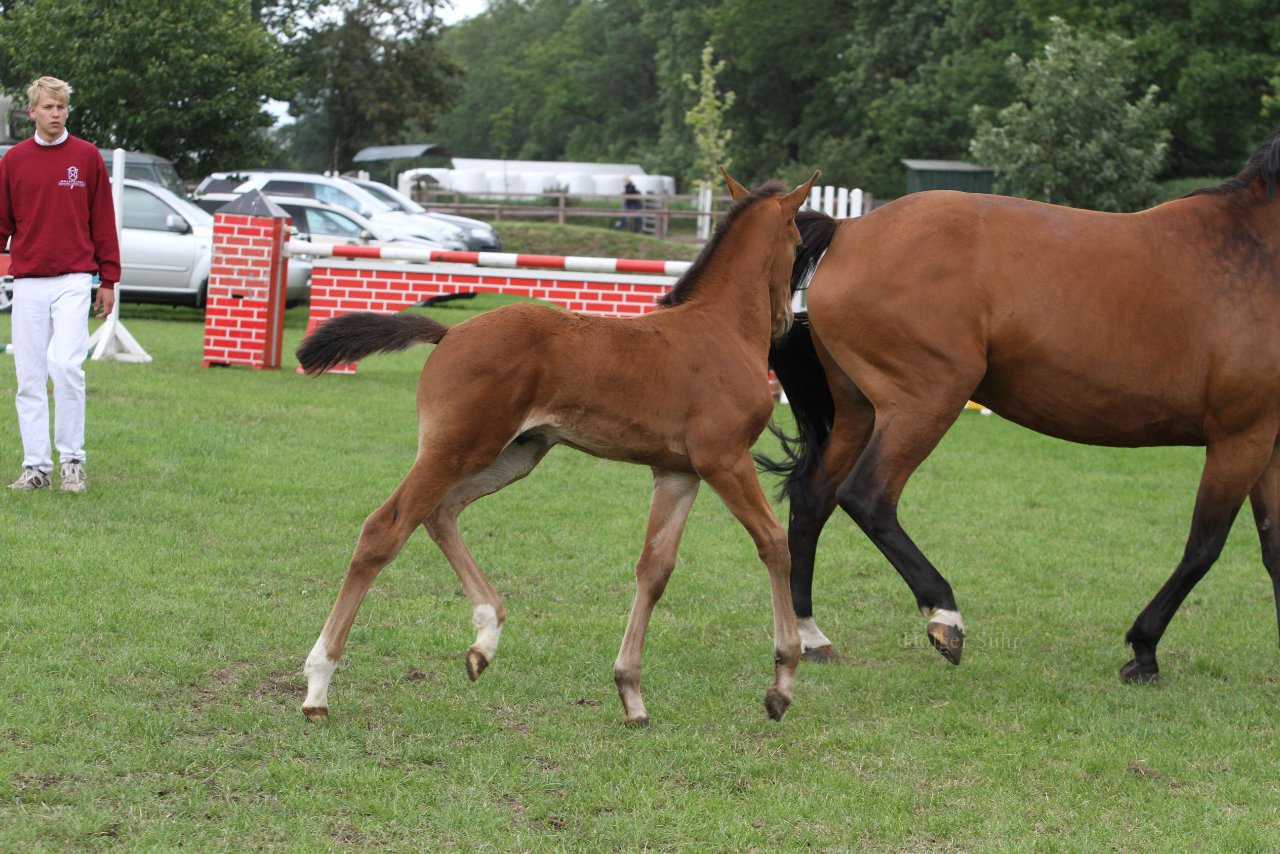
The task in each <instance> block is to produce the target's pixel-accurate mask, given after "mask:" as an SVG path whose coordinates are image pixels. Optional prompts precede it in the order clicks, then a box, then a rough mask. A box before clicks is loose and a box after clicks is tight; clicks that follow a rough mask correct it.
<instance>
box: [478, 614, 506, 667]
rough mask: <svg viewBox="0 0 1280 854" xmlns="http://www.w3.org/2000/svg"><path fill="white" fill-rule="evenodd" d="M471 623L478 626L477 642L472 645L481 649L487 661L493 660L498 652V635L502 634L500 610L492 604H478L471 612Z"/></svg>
mask: <svg viewBox="0 0 1280 854" xmlns="http://www.w3.org/2000/svg"><path fill="white" fill-rule="evenodd" d="M471 625H473V626H475V627H476V642H475V643H474V644H472V646H473V647H474V648H475V649H477V650H479V652H480V653H481V654H482V655H483V656H484V657H485V660H486V661H493V657H494V656H495V655H497V654H498V636H499V635H501V634H502V625H501V624H500V623H499V622H498V612H497V611H495V610H494V609H493V606H492V605H477V606H476V608H475V610H474V611H472V612H471Z"/></svg>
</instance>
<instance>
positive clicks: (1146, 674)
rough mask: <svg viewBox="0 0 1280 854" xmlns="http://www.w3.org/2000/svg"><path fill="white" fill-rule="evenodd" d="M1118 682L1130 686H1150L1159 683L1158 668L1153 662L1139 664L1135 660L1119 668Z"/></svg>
mask: <svg viewBox="0 0 1280 854" xmlns="http://www.w3.org/2000/svg"><path fill="white" fill-rule="evenodd" d="M1120 681H1121V682H1127V683H1128V684H1130V685H1151V684H1153V683H1156V682H1159V681H1160V668H1159V666H1157V665H1156V664H1155V663H1154V662H1152V663H1151V664H1139V663H1138V660H1137V659H1136V658H1135V659H1132V660H1130V661H1129V663H1128V664H1126V665H1125V666H1124V667H1121V668H1120Z"/></svg>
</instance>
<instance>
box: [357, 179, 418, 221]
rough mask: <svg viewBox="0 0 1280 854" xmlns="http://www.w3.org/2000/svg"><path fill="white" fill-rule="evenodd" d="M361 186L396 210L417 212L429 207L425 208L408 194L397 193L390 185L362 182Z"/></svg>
mask: <svg viewBox="0 0 1280 854" xmlns="http://www.w3.org/2000/svg"><path fill="white" fill-rule="evenodd" d="M360 186H361V187H363V188H364V189H366V190H368V191H369V193H370V195H373V196H375V197H377V199H378V201H380V202H385V203H386V204H388V205H390V206H391V207H393V208H395V209H396V210H401V211H404V212H405V213H415V214H417V213H426V212H427V209H426V208H424V207H423V206H422V205H420V204H418V203H417V202H415V201H414V200H413V199H411V198H409V197H408V196H405V195H401V194H400V193H397V192H396V191H395V190H392V189H391V188H390V187H384V186H382V185H381V184H373V183H369V184H364V183H362V184H360Z"/></svg>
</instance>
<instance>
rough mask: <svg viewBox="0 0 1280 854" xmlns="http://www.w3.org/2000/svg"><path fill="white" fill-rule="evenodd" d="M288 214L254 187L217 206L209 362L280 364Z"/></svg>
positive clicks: (207, 315) (207, 316) (208, 307)
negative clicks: (223, 204) (236, 197)
mask: <svg viewBox="0 0 1280 854" xmlns="http://www.w3.org/2000/svg"><path fill="white" fill-rule="evenodd" d="M288 226H289V214H287V213H285V211H284V210H283V209H282V208H281V207H280V206H279V205H277V204H275V203H274V202H272V201H271V200H270V199H268V198H267V197H266V196H264V195H262V193H260V192H259V191H257V190H252V191H250V192H248V193H245V194H244V195H242V196H240V197H239V198H238V199H236V200H235V201H232V202H229V203H227V204H226V205H225V206H223V207H221V208H219V209H218V211H217V212H216V213H215V214H214V217H213V260H212V263H211V265H210V268H209V292H208V295H207V299H206V302H205V311H204V359H203V361H202V362H201V364H202V365H204V366H205V367H206V368H207V367H209V366H211V365H249V366H250V367H253V368H269V369H278V368H279V367H280V351H281V339H282V338H283V334H284V297H285V284H286V273H287V272H288V269H287V265H288V263H289V262H288V259H287V258H286V256H285V252H284V244H285V241H286V240H287V238H288Z"/></svg>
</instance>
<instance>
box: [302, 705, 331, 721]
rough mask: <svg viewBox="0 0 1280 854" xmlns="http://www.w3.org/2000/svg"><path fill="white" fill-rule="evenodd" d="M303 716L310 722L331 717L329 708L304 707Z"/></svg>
mask: <svg viewBox="0 0 1280 854" xmlns="http://www.w3.org/2000/svg"><path fill="white" fill-rule="evenodd" d="M302 714H303V716H304V717H306V719H307V720H309V721H322V720H324V719H325V718H327V717H329V709H328V707H327V706H303V707H302Z"/></svg>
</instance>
